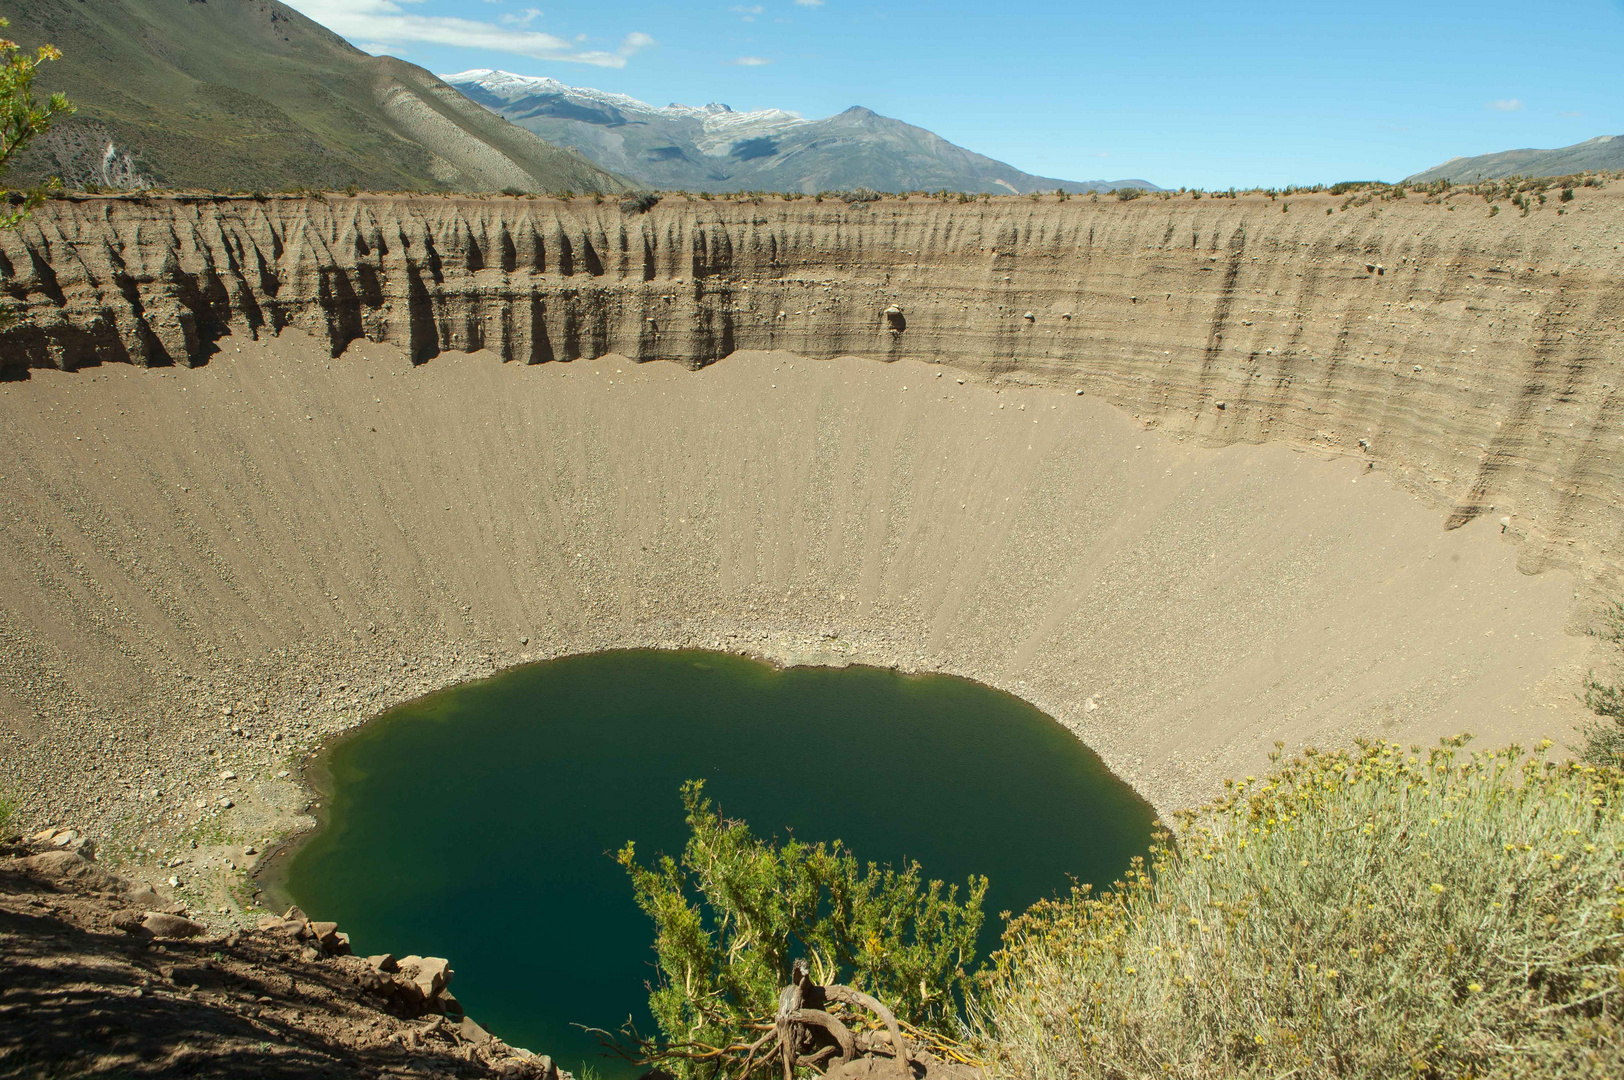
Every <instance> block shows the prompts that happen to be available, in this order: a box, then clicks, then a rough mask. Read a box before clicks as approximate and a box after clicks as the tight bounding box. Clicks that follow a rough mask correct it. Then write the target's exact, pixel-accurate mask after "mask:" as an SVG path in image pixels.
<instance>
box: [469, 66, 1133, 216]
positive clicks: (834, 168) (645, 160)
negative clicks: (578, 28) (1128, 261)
mask: <svg viewBox="0 0 1624 1080" xmlns="http://www.w3.org/2000/svg"><path fill="white" fill-rule="evenodd" d="M442 77H443V78H444V79H445V81H446V82H447V83H450V84H451V85H452V86H455V87H456V88H457V89H459V90H461V91H462V92H463V93H465V94H467V95H468V96H469V97H471V98H472V99H474V100H475V101H477V102H479V103H480V104H481V105H484V106H485V107H487V108H489V109H490V110H491V111H493V112H495V113H497V114H498V115H500V116H504V117H506V118H507V119H509V120H511V121H513V122H514V123H515V124H517V125H519V126H520V127H522V128H525V129H526V130H529V131H533V132H535V133H536V134H537V135H540V136H541V137H542V138H544V139H546V140H548V141H549V142H553V143H557V144H558V145H559V146H568V147H570V148H572V149H575V150H579V151H580V152H581V153H582V154H584V155H585V156H587V157H589V158H591V159H592V160H593V161H595V162H597V163H598V164H599V165H601V166H602V167H603V168H605V169H610V170H613V171H614V172H617V173H619V174H621V175H623V176H628V177H631V178H632V179H633V180H635V181H637V182H638V183H639V184H642V185H644V186H645V187H651V188H659V189H667V190H678V191H711V192H721V191H801V192H806V193H808V194H811V193H813V192H818V191H835V190H842V189H851V188H859V187H867V188H873V189H875V190H878V191H939V190H941V189H944V188H945V189H947V190H949V191H969V192H987V193H990V194H999V195H1002V194H1008V193H1021V194H1024V193H1026V192H1031V191H1050V192H1052V191H1055V190H1056V189H1063V190H1065V191H1070V192H1083V191H1109V190H1111V189H1112V188H1119V187H1136V188H1142V189H1146V190H1160V189H1158V188H1156V186H1155V185H1154V184H1151V183H1150V182H1148V181H1145V180H1085V181H1075V180H1056V179H1054V178H1052V177H1046V176H1033V175H1032V174H1030V173H1024V172H1022V171H1021V170H1019V169H1017V168H1015V167H1014V166H1012V165H1006V164H1004V163H1003V162H1002V161H995V160H993V159H992V158H989V157H985V156H983V155H981V154H977V153H975V152H973V151H970V150H966V149H964V148H963V147H962V146H955V145H954V144H952V143H950V142H948V141H947V140H946V139H944V138H942V137H941V136H940V135H937V134H935V133H934V132H930V131H926V130H925V129H924V128H921V127H915V126H913V125H912V124H905V123H903V122H902V121H900V120H893V119H891V118H890V117H888V116H881V115H880V114H878V113H876V112H874V111H873V110H871V109H865V108H862V107H861V106H853V107H852V108H850V109H847V110H846V111H845V112H842V113H839V114H837V115H835V116H829V117H825V118H824V119H822V120H806V119H803V118H802V117H800V116H798V115H796V114H795V113H790V112H785V111H784V110H782V109H757V110H753V111H751V112H743V113H741V112H735V111H733V110H732V109H731V108H729V107H728V106H726V105H718V104H711V105H706V106H703V107H693V106H688V105H668V106H666V107H664V108H656V107H654V106H653V105H649V104H648V103H646V102H642V101H638V100H637V99H636V98H633V97H628V96H627V95H625V94H612V93H605V92H604V91H602V90H593V89H590V88H586V87H577V86H566V85H564V84H563V83H561V82H559V81H558V80H556V79H546V78H534V77H531V76H526V75H514V74H511V73H509V72H506V71H491V70H489V69H479V70H476V71H465V72H462V73H460V74H457V75H445V76H442Z"/></svg>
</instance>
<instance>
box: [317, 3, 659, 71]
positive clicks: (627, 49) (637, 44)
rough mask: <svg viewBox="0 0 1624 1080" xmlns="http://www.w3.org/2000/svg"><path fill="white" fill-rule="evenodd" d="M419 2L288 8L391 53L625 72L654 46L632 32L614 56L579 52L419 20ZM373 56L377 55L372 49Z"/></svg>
mask: <svg viewBox="0 0 1624 1080" xmlns="http://www.w3.org/2000/svg"><path fill="white" fill-rule="evenodd" d="M418 2H420V0H287V3H288V6H289V7H293V8H297V9H298V10H299V11H301V12H303V13H304V14H305V15H308V16H310V18H312V19H315V20H316V21H317V22H319V23H321V24H322V25H323V26H325V27H327V28H328V29H329V30H332V31H333V32H335V33H337V34H340V35H342V36H343V37H346V38H349V39H350V40H351V41H367V42H372V43H374V44H376V43H379V42H386V43H388V44H389V46H391V47H393V46H396V45H398V44H400V43H402V42H408V41H422V42H427V43H429V44H433V45H452V46H457V47H461V48H465V49H488V50H492V51H496V52H506V53H514V54H516V55H519V56H528V57H531V58H532V59H536V60H558V61H564V62H567V63H573V64H594V65H596V66H598V67H613V68H622V67H625V66H626V61H627V60H628V59H629V58H630V57H631V56H632V54H633V53H635V52H637V51H638V50H639V49H646V48H647V47H648V46H650V45H652V44H654V39H653V38H652V37H650V36H649V35H647V34H644V33H641V32H633V33H630V34H627V35H626V37H625V38H624V39H623V40H622V41H621V43H620V47H619V48H617V49H615V50H614V51H613V52H610V51H608V50H604V49H579V48H577V47H576V46H575V45H574V44H572V43H571V42H569V41H566V40H565V39H563V38H561V37H556V36H555V35H553V34H547V33H543V32H542V31H539V30H522V29H518V28H516V27H514V26H500V25H498V24H496V23H491V22H481V21H480V20H477V19H461V18H456V17H454V16H444V15H414V14H410V13H408V12H407V11H406V5H408V4H413V3H418ZM532 10H533V9H532ZM528 14H529V12H526V13H525V15H524V16H520V19H522V20H523V21H522V22H521V23H520V25H528V23H529V22H530V19H529V18H528V17H527V16H528ZM537 14H539V12H537ZM368 51H369V52H370V51H372V49H371V46H369V47H368Z"/></svg>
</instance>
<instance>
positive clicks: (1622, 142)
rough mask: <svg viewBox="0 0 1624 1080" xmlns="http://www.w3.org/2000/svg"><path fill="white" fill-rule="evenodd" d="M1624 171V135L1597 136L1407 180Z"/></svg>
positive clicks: (1455, 164) (1465, 162) (1451, 165)
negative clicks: (1572, 143) (1580, 141)
mask: <svg viewBox="0 0 1624 1080" xmlns="http://www.w3.org/2000/svg"><path fill="white" fill-rule="evenodd" d="M1616 169H1624V135H1599V136H1597V137H1596V138H1594V139H1588V140H1586V141H1585V142H1582V143H1575V144H1574V145H1572V146H1564V147H1561V148H1559V149H1556V150H1506V151H1502V152H1501V153H1498V154H1479V155H1478V156H1477V157H1458V158H1451V159H1449V160H1448V161H1446V162H1444V163H1443V164H1442V165H1437V166H1434V167H1433V168H1430V169H1428V170H1427V171H1426V172H1418V173H1416V174H1415V175H1414V176H1412V177H1410V178H1409V179H1411V180H1413V181H1415V182H1417V183H1426V182H1428V181H1432V180H1451V181H1454V182H1456V183H1471V182H1472V181H1473V180H1478V179H1483V180H1501V179H1504V178H1505V177H1508V176H1568V175H1570V174H1572V173H1580V172H1610V171H1613V170H1616Z"/></svg>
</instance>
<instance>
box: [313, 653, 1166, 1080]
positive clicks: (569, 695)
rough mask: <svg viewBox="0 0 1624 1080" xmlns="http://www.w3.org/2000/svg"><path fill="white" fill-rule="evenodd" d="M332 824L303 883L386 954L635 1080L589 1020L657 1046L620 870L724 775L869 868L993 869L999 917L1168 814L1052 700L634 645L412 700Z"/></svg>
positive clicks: (353, 771)
mask: <svg viewBox="0 0 1624 1080" xmlns="http://www.w3.org/2000/svg"><path fill="white" fill-rule="evenodd" d="M324 765H325V767H326V768H327V769H328V770H329V771H330V774H331V783H332V792H331V794H330V796H329V798H328V820H327V823H326V825H325V827H324V828H323V829H322V830H321V831H320V832H319V833H317V834H316V835H315V836H314V837H313V838H312V839H311V840H310V842H309V843H307V844H306V845H305V846H304V847H303V848H302V849H301V850H300V851H299V852H298V854H297V855H296V856H295V857H294V858H293V859H292V861H291V863H290V864H289V866H288V867H287V877H286V881H285V887H286V889H287V891H288V892H289V893H290V894H291V895H292V897H293V898H294V899H295V900H296V901H297V902H298V903H299V904H300V905H301V906H303V907H304V908H305V910H307V911H309V912H311V913H313V914H314V915H316V916H317V917H319V918H323V919H334V920H337V921H338V923H339V925H340V926H341V927H342V928H343V929H344V930H346V931H347V932H348V933H349V934H350V935H351V937H352V939H353V944H354V947H355V949H356V951H357V952H359V953H362V954H367V953H376V952H385V951H393V952H396V953H397V954H399V953H404V952H416V953H421V954H424V955H435V956H445V957H449V958H450V960H451V963H452V966H453V968H454V969H455V970H456V973H457V975H456V981H455V984H454V985H453V987H452V989H453V991H454V992H455V993H456V995H457V997H458V999H459V1000H460V1001H461V1002H462V1004H463V1007H464V1008H465V1009H467V1011H468V1013H469V1015H471V1016H473V1017H474V1018H475V1019H477V1020H478V1021H479V1022H480V1023H481V1024H483V1025H485V1026H486V1027H488V1028H489V1029H491V1030H492V1031H494V1032H495V1033H496V1034H498V1035H501V1036H502V1037H503V1038H504V1039H506V1040H508V1041H509V1042H510V1043H513V1044H515V1045H519V1046H525V1047H529V1048H530V1049H532V1050H535V1051H537V1052H538V1053H550V1054H552V1055H553V1056H554V1057H555V1058H557V1059H558V1061H559V1064H560V1065H561V1066H562V1067H564V1068H567V1069H572V1070H574V1071H575V1072H576V1075H578V1076H579V1075H581V1071H580V1070H581V1067H582V1065H583V1064H591V1065H592V1067H593V1068H594V1069H595V1070H596V1071H598V1072H599V1073H600V1074H603V1075H609V1076H618V1075H621V1074H622V1073H626V1072H628V1069H627V1068H626V1067H623V1066H618V1065H616V1064H615V1063H614V1062H612V1061H606V1060H603V1059H600V1058H598V1057H597V1044H596V1042H595V1040H594V1039H593V1038H592V1037H591V1036H588V1035H586V1034H584V1033H583V1032H582V1031H580V1030H579V1029H578V1028H575V1027H572V1026H571V1024H572V1022H575V1023H581V1024H587V1025H591V1026H596V1027H604V1028H611V1029H613V1028H617V1027H619V1026H620V1025H621V1024H622V1023H623V1022H625V1020H626V1019H627V1018H628V1017H632V1018H633V1019H635V1020H636V1022H637V1025H638V1027H639V1029H640V1030H643V1031H645V1032H652V1031H653V1024H652V1021H651V1020H650V1018H649V1016H648V1013H647V1004H646V998H647V992H646V990H645V989H644V983H645V981H647V980H650V979H652V978H653V977H654V969H653V966H652V960H653V951H652V948H651V943H652V941H653V930H652V925H651V923H650V922H649V920H648V918H647V917H646V916H645V915H644V914H643V913H642V912H641V911H639V910H638V909H637V906H636V904H635V903H634V902H633V900H632V892H631V888H630V885H629V884H628V882H627V880H626V877H625V874H624V872H623V871H622V870H621V869H620V868H619V867H618V866H616V865H615V864H614V862H613V861H612V859H611V858H610V856H611V855H612V853H613V852H614V851H615V850H617V849H618V848H619V847H620V846H621V845H622V844H624V843H625V842H626V841H627V840H635V841H636V842H637V848H638V853H639V855H640V856H641V857H642V858H643V859H644V861H647V860H648V859H649V858H650V857H652V856H653V855H654V854H655V853H657V852H660V851H666V852H671V853H673V854H676V853H679V852H680V850H681V848H682V844H683V841H684V839H685V836H686V834H685V831H684V828H683V823H682V805H681V801H680V799H679V797H678V790H677V789H678V786H679V785H680V784H681V783H682V782H683V781H684V780H687V779H690V778H702V779H704V780H705V781H706V788H707V792H708V793H709V795H710V796H711V797H712V798H713V799H715V800H716V801H717V802H718V803H719V804H720V806H721V808H722V810H723V811H724V812H725V813H726V814H727V815H728V816H730V817H741V818H744V819H745V820H746V821H748V822H749V823H750V825H751V826H752V828H754V829H755V831H756V832H757V833H758V834H762V835H767V834H777V835H778V836H780V837H786V836H789V835H791V834H793V835H794V836H796V837H798V838H800V839H802V840H807V841H815V840H832V839H835V838H840V839H842V840H844V841H846V843H847V845H848V846H849V847H850V848H851V849H852V850H853V851H855V852H856V854H857V856H858V857H859V858H860V859H864V860H874V861H878V862H882V863H883V862H892V863H900V862H902V861H903V860H906V859H917V860H918V861H919V862H920V863H921V864H922V865H923V867H924V870H925V872H926V874H927V875H929V876H930V877H935V878H940V879H943V880H946V881H949V882H961V883H962V882H963V881H964V880H965V879H966V878H967V877H968V876H969V875H971V874H986V875H987V876H988V877H989V878H990V879H991V887H990V889H989V890H988V893H987V901H986V910H987V911H988V912H989V918H988V921H987V926H986V929H985V931H984V933H983V935H982V950H981V951H982V955H983V956H985V954H986V952H987V951H988V950H989V949H990V948H992V947H994V946H995V945H996V943H997V935H998V932H999V929H1000V928H1001V926H1002V923H1001V921H1000V920H999V919H998V917H997V916H998V913H999V912H1001V911H1019V910H1021V909H1023V908H1025V907H1026V906H1027V905H1029V904H1031V903H1032V902H1033V901H1034V900H1037V899H1039V898H1041V897H1044V896H1047V895H1051V894H1053V893H1055V892H1058V891H1061V890H1063V889H1064V888H1065V887H1066V886H1067V882H1068V877H1070V876H1075V877H1077V878H1078V879H1080V880H1083V881H1090V882H1096V883H1101V884H1103V883H1107V882H1109V881H1111V880H1113V879H1114V878H1117V877H1119V876H1120V875H1121V874H1122V872H1123V870H1124V869H1126V867H1127V865H1128V861H1129V859H1130V858H1131V857H1132V856H1133V855H1136V854H1140V853H1142V852H1143V851H1144V850H1145V848H1146V846H1147V844H1148V839H1149V834H1150V826H1151V821H1152V819H1153V814H1152V811H1151V810H1150V807H1149V806H1148V805H1147V804H1146V803H1144V802H1143V801H1142V800H1140V799H1139V797H1138V796H1137V795H1135V794H1134V792H1133V791H1132V789H1131V788H1129V787H1128V786H1127V785H1126V784H1124V783H1122V782H1121V781H1120V780H1118V779H1117V778H1116V777H1114V776H1112V775H1111V774H1110V773H1109V772H1108V771H1106V769H1105V768H1104V767H1103V766H1102V765H1101V763H1100V761H1099V759H1098V758H1097V757H1096V756H1095V755H1094V754H1093V753H1092V752H1091V751H1090V750H1088V748H1087V747H1085V746H1083V745H1082V744H1081V743H1080V742H1078V741H1077V739H1076V738H1075V737H1073V736H1072V735H1071V734H1070V733H1069V732H1067V731H1066V730H1065V729H1063V728H1062V727H1061V726H1060V725H1059V724H1057V723H1055V722H1054V721H1053V720H1051V719H1049V718H1048V717H1047V716H1045V715H1044V714H1043V713H1041V712H1039V711H1038V710H1037V709H1035V708H1033V707H1032V706H1031V705H1028V704H1027V703H1025V702H1023V701H1021V700H1020V699H1018V698H1015V697H1012V696H1010V695H1008V694H1004V693H1000V692H998V691H996V690H992V689H989V688H988V687H985V686H982V685H980V684H978V683H973V682H970V681H968V680H964V679H957V678H951V677H948V676H941V675H929V676H905V675H900V674H897V673H896V672H893V671H889V670H884V669H879V668H869V667H848V668H789V669H775V668H773V667H772V666H770V665H768V664H763V663H759V662H756V661H752V660H747V659H743V658H741V657H738V656H733V655H730V654H725V653H710V652H659V651H623V652H608V653H596V654H593V655H589V656H578V657H571V658H568V659H564V660H556V661H552V662H549V663H543V664H535V665H532V666H529V667H524V668H517V669H514V670H511V671H508V672H504V673H503V674H501V675H498V676H496V677H495V678H492V679H488V680H485V681H482V682H477V683H470V684H467V685H464V686H459V687H455V688H452V689H450V690H446V691H443V692H441V693H438V694H434V695H432V696H430V697H427V698H423V699H421V700H419V701H416V702H412V703H410V704H408V705H404V706H401V707H400V708H397V709H395V710H393V711H391V712H390V713H388V714H386V715H385V716H383V717H381V718H379V719H378V720H376V721H374V722H372V723H370V724H368V725H367V726H366V727H364V728H362V729H361V730H360V731H359V732H358V733H357V734H356V735H355V736H353V737H351V738H349V739H347V740H345V741H343V742H341V743H339V744H338V745H337V746H336V747H335V748H334V749H333V750H332V751H331V753H330V754H329V755H328V757H327V759H326V761H325V762H324Z"/></svg>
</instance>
